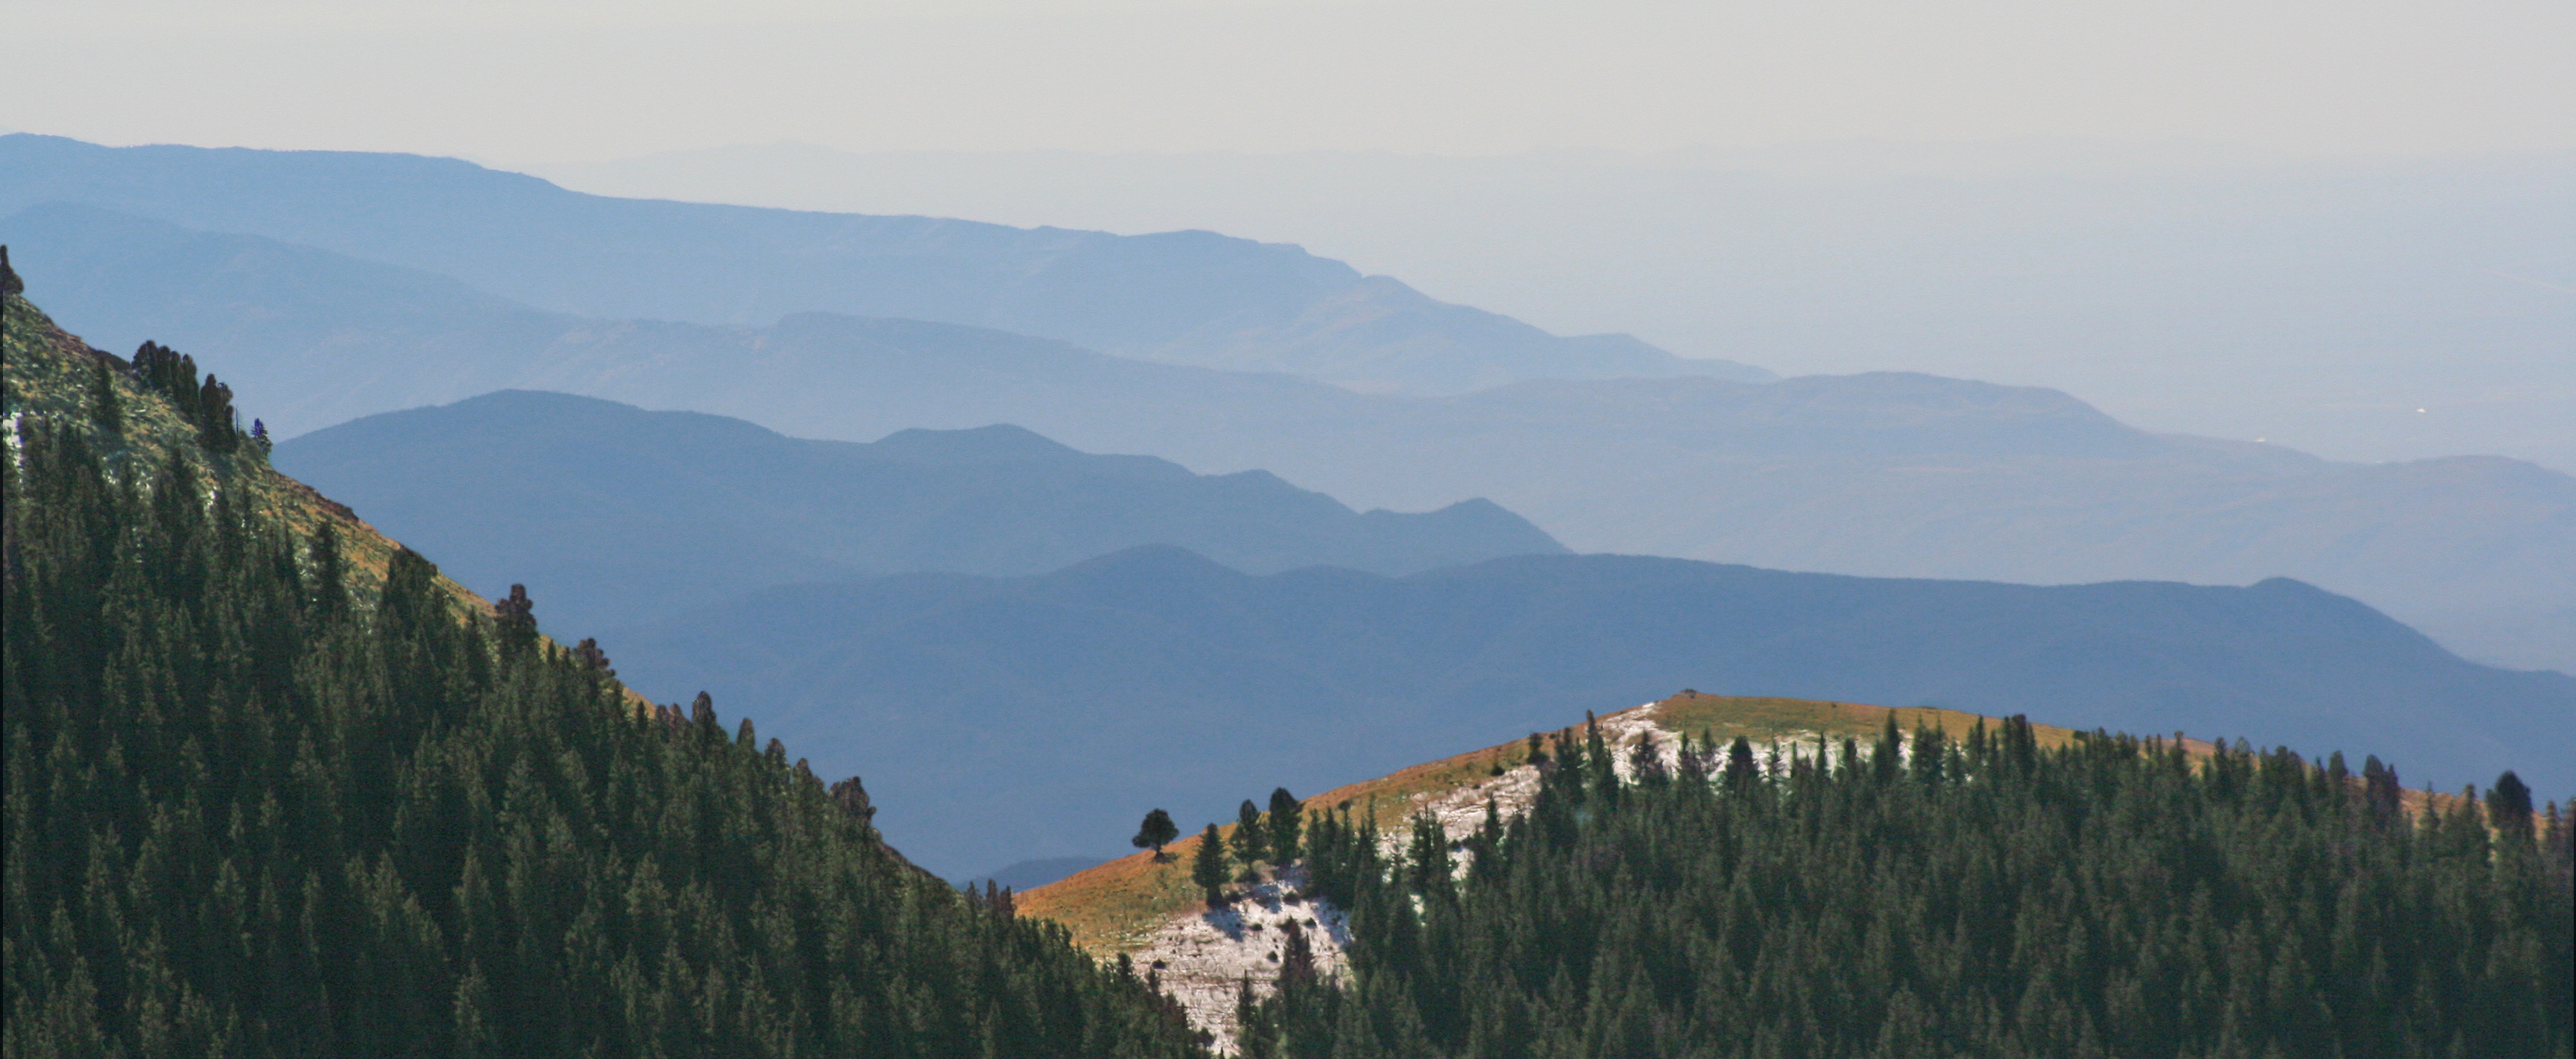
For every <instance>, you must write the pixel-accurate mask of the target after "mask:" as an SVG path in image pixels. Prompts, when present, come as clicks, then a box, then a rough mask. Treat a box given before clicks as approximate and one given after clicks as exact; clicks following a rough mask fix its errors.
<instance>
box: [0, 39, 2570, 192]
mask: <svg viewBox="0 0 2576 1059" xmlns="http://www.w3.org/2000/svg"><path fill="white" fill-rule="evenodd" d="M7 6H8V8H9V11H8V14H7V21H8V22H9V24H10V30H9V32H8V33H6V34H5V35H0V127H8V128H14V129H20V130H26V131H35V132H48V133H57V134H62V135H69V136H75V137H80V138H83V139H89V140H93V141H100V142H107V143H137V142H153V141H174V142H185V143H195V144H203V145H245V146H262V147H331V148H350V149H363V150H400V151H419V152H426V153H438V154H457V155H462V156H466V157H471V158H476V159H479V160H485V161H489V162H493V163H497V164H504V165H526V164H535V163H542V162H561V161H580V160H589V159H601V158H610V157H619V156H626V155H634V154H640V153H645V152H651V151H661V150H671V149H680V148H691V147H704V146H714V145H720V144H733V143H759V142H769V141H774V140H780V139H794V140H801V141H806V142H811V143H817V144H825V145H830V146H835V147H840V148H845V149H857V150H881V149H941V150H993V149H1017V148H1032V147H1052V148H1072V149H1079V150H1089V151H1137V150H1143V151H1187V150H1244V151H1288V150H1308V149H1339V150H1385V151H1397V152H1406V153H1430V154H1489V153H1510V152H1517V151H1523V150H1528V149H1531V148H1545V147H1604V148H1617V149H1626V150H1660V149H1665V148H1671V147H1677V146H1685V145H1710V146H1721V147H1728V146H1746V145H1756V144H1766V143H1781V142H1794V141H1806V140H1829V139H1844V138H1885V139H1899V140H1980V139H1989V138H1997V137H2011V136H2028V135H2059V136H2092V137H2110V138H2124V139H2125V138H2136V139H2169V138H2177V137H2179V138H2196V139H2207V140H2220V141H2231V142H2237V143H2244V144H2252V145H2260V146H2262V147H2265V148H2270V149H2277V150H2284V151H2288V152H2292V153H2377V152H2403V153H2425V152H2450V151H2463V150H2487V149H2532V148H2541V149H2564V148H2568V147H2571V146H2576V61H2571V60H2570V59H2569V58H2568V57H2569V56H2571V55H2576V3H2570V2H2569V0H2453V2H2447V3H2438V4H2436V3H2425V2H2422V0H2409V2H2405V3H2390V2H2385V0H2335V2H2332V3H2327V2H2321V0H2293V2H2279V0H2178V2H2174V0H2168V2H2158V3H2146V4H2108V3H2098V2H2080V0H2053V2H2046V3H2040V2H2029V0H1954V2H1948V3H1938V4H1935V3H1867V2H1853V0H1820V2H1808V3H1797V4H1782V3H1758V4H1757V3H1741V2H1714V3H1712V2H1707V0H1695V2H1683V3H1641V2H1630V0H1587V2H1583V3H1573V2H1560V3H1554V4H1531V3H1522V2H1450V0H1431V2H1360V3H1347V2H1340V3H1327V2H1296V0H1289V2H1228V0H1195V2H1175V0H938V2H932V0H898V2H891V3H847V4H830V3H817V2H810V0H737V2H728V3H702V2H674V0H644V2H635V0H513V2H509V3H492V2H481V0H465V2H458V0H389V2H376V3H350V2H346V0H335V2H330V3H323V2H314V0H78V2H69V0H33V2H30V0H11V2H10V3H9V4H8V5H7Z"/></svg>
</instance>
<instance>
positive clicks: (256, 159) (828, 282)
mask: <svg viewBox="0 0 2576 1059" xmlns="http://www.w3.org/2000/svg"><path fill="white" fill-rule="evenodd" d="M55 202H63V203H78V204H85V205H90V206H96V207H100V208H104V209H109V210H115V211H120V212H125V213H131V214H136V215H139V216H144V217H151V218H157V219H160V220H165V221H169V222H172V223H176V224H181V225H186V226H189V227H194V228H202V229H210V230H216V231H227V232H241V233H248V234H255V235H261V236H267V237H270V238H274V239H279V240H283V241H287V242H293V243H301V244H305V245H309V246H314V247H319V248H322V249H326V250H332V251H336V252H339V253H343V254H348V255H350V256H353V257H359V258H364V259H367V260H372V261H379V262H384V263H388V264H396V265H404V266H409V267H413V268H419V269H424V270H427V271H431V272H436V273H441V274H444V275H449V276H453V277H455V278H457V279H460V280H463V281H464V282H466V283H469V284H472V285H473V286H475V287H477V288H480V289H482V290H484V291H487V292H491V293H496V294H502V295H506V296H508V297H511V298H515V299H519V300H523V301H526V302H529V303H531V304H534V305H537V306H540V307H543V308H547V309H551V310H554V311H558V312H566V313H577V314H581V315H587V316H599V317H610V318H629V317H633V318H646V319H663V320H687V321H694V322H698V323H707V324H766V323H769V322H771V321H774V320H776V319H777V318H778V317H780V316H783V315H786V314H788V313H794V312H806V311H831V312H840V313H850V314H860V315H870V316H896V317H905V318H912V319H922V320H934V321H941V322H947V323H958V324H969V325H973V326H978V327H991V328H997V329H1001V330H1006V331H1012V332H1017V333H1022V334H1031V335H1040V336H1044V337H1049V338H1059V339H1063V340H1066V341H1071V342H1076V343H1080V344H1083V345H1086V346H1091V347H1094V348H1098V349H1103V350H1107V351H1110V352H1115V353H1123V354H1129V355H1134V356H1140V357H1146V358H1151V359H1156V360H1165V361H1170V362H1173V363H1186V364H1200V365H1205V366H1214V367H1227V368H1239V369H1249V370H1265V371H1291V372H1295V373H1297V374H1301V375H1307V376H1311V377H1315V378H1320V379H1325V380H1328V381H1332V382H1335V383H1341V384H1346V385H1350V386H1354V387H1357V388H1361V389H1368V390H1388V391H1397V390H1400V391H1408V392H1425V393H1456V392H1463V391H1466V390H1471V389H1478V388H1482V387H1486V386H1492V385H1496V384H1499V383H1504V382H1511V381H1515V380H1520V379H1530V378H1559V377H1573V378H1593V377H1606V376H1624V375H1676V374H1692V373H1710V374H1716V375H1722V376H1728V377H1735V378H1756V379H1758V378H1767V377H1769V376H1768V373H1765V372H1762V371H1760V370H1759V369H1754V368H1748V367H1746V366H1744V365H1741V364H1735V363H1732V362H1728V361H1712V360H1688V359H1684V358H1681V357H1676V356H1673V355H1672V354H1670V353H1666V352H1664V351H1662V350H1659V349H1656V348H1654V347H1652V346H1649V345H1647V344H1645V343H1643V342H1640V341H1637V340H1636V339H1634V338H1630V337H1627V336H1624V335H1585V336H1577V337H1573V338H1560V337H1558V336H1555V335H1550V334H1548V333H1546V332H1544V331H1541V330H1539V329H1537V328H1535V327H1531V326H1529V325H1528V324H1524V323H1521V322H1520V321H1517V320H1513V319H1510V318H1508V317H1503V316H1497V315H1495V314H1492V313H1488V312H1483V311H1481V310H1477V309H1471V308H1467V307H1465V306H1457V305H1448V304H1445V303H1442V302H1438V301H1435V300H1433V299H1431V298H1428V297H1425V296H1423V295H1422V294H1421V293H1420V292H1418V291H1415V290H1413V289H1412V288H1410V287H1407V286H1405V285H1404V284H1402V283H1400V282H1397V281H1395V280H1392V279H1388V278H1386V277H1383V276H1364V275H1362V274H1360V272H1359V271H1357V270H1355V269H1353V268H1351V267H1350V266H1348V265H1345V264H1343V263H1341V262H1339V261H1331V260H1326V259H1323V258H1318V257H1315V256H1313V255H1311V254H1308V253H1306V252H1305V251H1303V250H1301V249H1298V248H1297V247H1294V246H1286V245H1280V244H1264V243H1255V242H1252V241H1250V240H1244V239H1231V238H1227V237H1225V236H1221V235H1217V234H1215V233H1212V232H1198V231H1188V232H1165V233H1161V234H1156V235H1142V236H1119V235H1110V234H1108V233H1105V232H1078V231H1068V230H1065V229H1060V228H1037V229H1023V228H1010V227H1004V226H1002V225H994V224H977V223H974V222H969V221H957V220H941V219H936V218H926V217H871V216H865V215H859V214H831V213H803V212H797V211H791V210H764V209H751V208H745V207H738V206H719V205H705V204H698V203H685V202H667V201H650V200H639V199H615V198H605V197H601V196H595V195H584V194H580V193H577V192H572V191H566V190H564V189H562V188H559V187H556V186H555V185H553V184H549V183H547V182H545V181H542V180H539V179H536V178H534V177H529V176H522V175H519V174H515V173H503V172H496V171H493V170H489V169H485V168H482V167H480V166H477V165H474V164H472V163H468V162H461V161H457V160H454V159H444V158H424V157H420V156H416V155H395V154H358V153H344V152H324V151H295V152H285V151H253V150H243V149H225V150H207V149H201V148H193V147H178V146H166V145H164V146H152V147H129V148H110V147H100V146H96V145H92V144H86V143H81V142H79V141H76V140H67V139H61V138H58V137H46V136H34V135H28V134H23V133H22V134H13V135H9V136H5V137H0V216H5V215H8V214H14V213H17V212H19V211H21V210H24V209H26V208H28V207H31V206H36V205H40V204H45V203H55ZM29 260H30V262H31V264H32V263H33V261H34V259H32V258H31V259H29Z"/></svg>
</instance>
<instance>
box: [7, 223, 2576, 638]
mask: <svg viewBox="0 0 2576 1059" xmlns="http://www.w3.org/2000/svg"><path fill="white" fill-rule="evenodd" d="M8 230H9V231H10V232H11V233H13V236H12V237H13V238H15V237H19V236H30V237H33V236H41V238H40V239H37V240H36V241H35V242H33V243H32V244H30V249H29V251H28V253H30V254H32V255H35V256H33V257H30V258H29V260H45V261H47V262H49V263H50V265H51V267H52V268H53V269H55V270H56V271H57V272H59V273H61V274H65V275H66V277H67V278H66V279H65V280H64V281H63V282H61V283H59V284H56V285H55V286H59V287H61V288H63V289H62V290H61V291H60V293H59V297H60V298H61V299H62V300H63V302H64V304H67V305H79V306H82V307H83V312H84V317H83V318H85V319H98V320H103V321H104V320H112V321H117V322H116V323H115V324H114V325H113V326H112V328H108V329H102V330H99V331H97V332H95V334H96V336H97V337H100V338H102V339H103V340H108V341H109V342H110V344H116V345H119V348H126V346H125V344H127V343H133V342H140V341H143V340H145V339H158V340H161V341H165V342H171V343H175V344H178V345H181V346H183V347H185V348H188V349H191V350H195V351H198V352H202V353H204V354H206V355H208V356H210V357H213V358H215V359H218V360H220V361H221V362H222V363H223V364H224V365H225V366H226V369H227V376H228V377H230V378H234V379H236V380H238V381H241V382H242V383H243V384H244V386H245V388H246V389H245V392H251V393H256V394H259V395H261V398H260V403H259V407H257V408H254V409H252V410H251V412H252V414H257V415H263V416H266V417H268V422H269V424H270V425H271V426H272V427H278V428H282V430H283V431H284V432H285V433H288V434H293V433H298V432H302V431H306V430H310V429H312V428H314V427H317V426H322V425H326V424H329V423H333V422H338V421H341V420H343V419H348V418H354V417H357V416H361V415H367V414H372V413H376V412H384V411H391V410H395V409H400V408H408V407H414V406H418V405H422V404H443V403H448V402H453V401H459V400H463V399H465V398H468V397H471V396H474V395H476V394H480V393H486V392H490V391H492V390H498V389H504V388H513V387H516V388H526V389H542V390H555V391H562V392H569V393H580V394H586V395H589V396H594V397H601V398H607V399H611V400H618V401H623V402H627V403H630V404H636V405H642V406H646V407H660V408H686V409H691V410H695V411H702V412H711V413H718V414H725V415H732V416H737V417H740V418H743V419H747V420H751V421H753V422H756V423H759V424H760V425H762V426H765V427H768V428H770V429H772V430H777V431H781V432H784V433H787V434H791V435H798V436H804V437H815V438H832V439H841V440H852V441H864V440H873V439H875V438H877V437H879V436H881V435H884V434H886V433H889V432H892V431H896V430H902V429H906V428H912V427H930V428H966V427H979V426H984V425H988V424H992V423H1012V424H1017V425H1019V426H1022V427H1026V428H1028V429H1031V430H1035V431H1037V432H1039V433H1041V434H1044V435H1046V436H1048V437H1051V438H1055V439H1057V440H1059V441H1062V442H1064V443H1066V444H1069V445H1072V446H1075V447H1077V448H1080V449H1084V450H1088V451H1094V452H1100V451H1108V452H1143V453H1152V454H1154V455H1157V456H1161V457H1164V458H1166V459H1171V460H1174V461H1177V462H1179V463H1181V464H1183V465H1185V466H1188V467H1190V468H1192V469H1193V470H1196V471H1200V472H1202V473H1225V472H1233V471H1243V470H1251V469H1255V468H1261V469H1267V470H1270V471H1273V472H1276V473H1278V474H1279V475H1281V476H1283V477H1285V478H1287V479H1289V480H1291V481H1295V482H1298V483H1299V484H1301V485H1304V486H1306V487H1308V488H1314V489H1319V490H1322V491H1324V492H1327V493H1329V494H1331V495H1333V496H1335V497H1338V498H1341V499H1343V500H1346V501H1349V502H1352V503H1354V504H1356V505H1359V506H1362V507H1388V508H1394V509H1398V510H1424V509H1428V508H1437V507H1441V506H1444V505H1448V504H1452V503H1455V502H1458V501H1460V500H1464V499H1466V498H1469V497H1476V496H1484V497H1490V498H1492V499H1493V500H1494V501H1496V502H1497V503H1501V504H1503V505H1505V506H1507V507H1509V508H1510V509H1511V510H1513V511H1515V512H1518V513H1520V514H1523V515H1525V516H1527V517H1528V518H1530V519H1531V520H1532V521H1533V522H1535V523H1536V524H1537V525H1539V526H1540V527H1541V528H1543V529H1544V530H1546V531H1547V532H1548V533H1549V534H1551V535H1553V536H1554V537H1556V538H1557V539H1558V540H1560V541H1563V542H1565V543H1566V544H1568V545H1569V546H1571V547H1573V548H1575V549H1577V550H1580V551H1617V552H1631V553H1660V554H1668V555H1678V556H1685V557H1691V558H1700V559H1709V560H1719V561H1729V562H1745V563H1753V564H1757V565H1764V566H1771V567H1778V568H1787V569H1807V570H1835V571H1842V572H1847V573H1861V574H1874V575H1887V576H1922V577H1949V578H1979V579H1996V580H2012V581H2024V582H2042V583H2048V582H2056V583H2065V582H2085V581H2099V580H2109V579H2120V578H2140V579H2172V580H2185V581H2197V582H2204V583H2210V582H2215V583H2237V584H2244V583H2251V582H2254V581H2258V580H2261V579H2263V578H2267V577H2273V576H2290V577H2296V578H2299V579H2301V580H2305V581H2308V582H2310V583H2313V584H2317V585H2320V586H2322V587H2325V588H2327V589H2330V590H2333V591H2336V592H2341V593H2344V594H2348V595H2352V596H2355V597H2357V598H2360V599H2362V600H2364V601H2366V602H2368V603H2370V604H2371V605H2373V606H2375V607H2378V608H2380V609H2382V610H2385V611H2387V612H2389V613H2391V614H2393V615H2395V616H2397V617H2399V618H2400V619H2401V620H2404V621H2406V622H2408V623H2409V624H2412V625H2414V626H2416V627H2417V628H2419V629H2423V630H2424V631H2426V632H2427V633H2429V634H2431V635H2433V636H2434V637H2436V638H2437V639H2439V640H2441V641H2442V642H2443V643H2445V644H2446V645H2448V646H2450V647H2452V648H2453V649H2455V650H2459V651H2461V652H2463V653H2466V654H2469V655H2471V656H2473V657H2476V658H2479V659H2481V660H2486V661H2494V662H2498V663H2502V664H2510V665H2515V666H2521V667H2553V668H2557V669H2560V670H2562V671H2570V672H2576V560H2571V559H2570V556H2576V479H2570V478H2569V477H2567V476H2565V475H2561V474H2557V473H2555V472H2551V471H2548V470H2545V469H2542V468H2538V467H2535V466H2532V465H2530V464H2525V463H2520V462H2517V461H2511V460H2501V459H2494V458H2455V459H2447V460H2430V461H2418V462H2414V463H2403V464H2383V465H2360V464H2339V463H2332V462H2328V461H2323V460H2318V459H2315V458H2313V457H2310V456H2307V455H2305V454H2302V453H2299V452H2295V451H2292V450H2288V449H2285V448H2282V447H2280V446H2274V445H2257V444H2250V443H2242V442H2228V441H2218V440H2213V439H2206V438H2189V437H2176V436H2170V435H2155V434H2149V433H2146V432H2143V431H2139V430H2136V429H2133V428H2130V427H2128V426H2125V425H2123V424H2121V423H2119V422H2117V421H2116V420H2113V419H2111V418H2110V417H2108V416H2105V415H2103V414H2102V413H2101V412H2100V411H2098V410H2096V409H2093V408H2091V407H2090V406H2088V405H2086V404H2084V403H2083V402H2081V401H2078V400H2076V399H2074V398H2072V397H2069V396H2067V395H2065V394H2062V393H2057V392H2055V391H2050V390H2039V389H2029V388H2019V387H2004V386H1994V385H1989V384H1984V383H1976V382H1967V381H1962V380H1956V379H1941V378H1936V377H1932V376H1923V375H1907V374H1894V373H1876V374H1869V375H1859V376H1814V377H1804V378H1799V379H1793V380H1787V381H1783V382H1780V383H1775V384H1768V385H1754V384H1744V383H1734V382H1728V381H1725V380H1718V379H1664V380H1594V381H1574V382H1553V383H1540V382H1531V383H1522V384H1519V385H1516V386H1511V387H1503V388H1499V389H1496V390H1491V391H1486V392H1482V393H1477V394H1470V395H1465V396H1460V397H1453V398H1442V399H1408V398H1401V397H1389V396H1368V395H1361V394H1356V393H1352V392H1350V391H1347V390H1343V389H1339V388H1335V387H1330V386H1325V385H1321V384H1318V383H1314V382H1310V381H1306V380H1301V379H1296V378H1291V377H1288V376H1284V375H1270V374H1258V373H1247V372H1226V371H1213V370H1208V369H1200V368H1189V367H1181V366H1175V365H1167V364H1156V363H1150V362H1145V361H1139V360H1135V359H1132V358H1123V357H1113V356H1108V355H1104V354H1101V353H1098V352H1095V351H1091V350H1085V349H1082V348H1080V347H1077V346H1073V345H1070V344H1067V343H1063V342H1057V341H1052V340H1047V339H1036V338H1028V337H1024V336H1018V335H1011V334H1006V333H1002V332H997V331H989V330H981V329H976V328H969V327H959V326H955V325H949V324H934V323H923V322H918V321H903V320H881V319H879V320H869V319H852V318H848V317H837V316H828V315H820V314H805V315H798V316H792V317H789V318H787V319H784V320H782V321H780V322H779V323H778V324H776V325H774V326H771V327H765V328H750V327H705V326H699V325H692V324H681V323H667V322H659V323H657V322H650V321H604V320H589V319H583V318H579V317H573V316H567V315H562V314H553V313H545V312H541V311H538V310H535V309H530V308H528V307H526V306H522V305H517V304H515V303H511V302H507V301H504V300H501V299H498V298H494V297H492V296H489V295H486V294H482V293H481V292H478V291H475V290H473V289H472V288H469V287H466V286H465V285H464V284H462V283H458V282H456V281H454V280H450V279H445V278H442V277H438V276H435V275H430V274H427V273H422V272H419V271H417V270H411V269H402V268H397V267H394V266H388V265H379V264H373V263H369V262H365V261H360V260H357V259H354V258H350V257H346V256H343V255H338V254H332V253H329V252H327V251H321V250H315V249H312V248H309V247H299V246H292V245H288V244H283V243H278V242H275V241H273V240H267V239H262V238H258V237H254V236H238V235H231V236H227V235H208V234H205V233H195V232H190V231H187V230H185V229H181V228H177V227H175V226H171V225H167V224H164V223H161V222H157V221H143V220H137V219H134V218H130V217H120V216H117V215H114V214H109V213H104V212H101V211H97V210H91V209H87V208H82V207H48V208H45V209H40V210H34V211H30V212H29V213H26V214H22V215H21V216H20V217H18V218H16V219H15V220H12V221H11V222H9V228H8ZM51 289H53V287H49V290H51ZM1604 468H1616V469H1617V470H1618V473H1603V469H1604Z"/></svg>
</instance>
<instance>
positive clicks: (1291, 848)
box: [1270, 787, 1306, 864]
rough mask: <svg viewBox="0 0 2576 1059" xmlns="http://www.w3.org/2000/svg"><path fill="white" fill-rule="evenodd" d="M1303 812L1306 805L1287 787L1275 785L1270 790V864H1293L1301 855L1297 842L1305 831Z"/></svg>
mask: <svg viewBox="0 0 2576 1059" xmlns="http://www.w3.org/2000/svg"><path fill="white" fill-rule="evenodd" d="M1305 813H1306V807H1305V806H1304V805H1303V804H1301V803H1299V802H1298V801H1297V796H1296V795H1293V794H1290V793H1288V788H1286V787H1277V788H1273V789H1272V790H1271V791H1270V862H1271V863H1272V864H1293V863H1295V862H1296V860H1297V858H1298V857H1299V856H1300V855H1302V851H1301V850H1300V849H1299V848H1298V844H1297V843H1298V840H1299V839H1300V838H1301V837H1302V836H1303V834H1304V831H1305V822H1304V820H1305Z"/></svg>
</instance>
